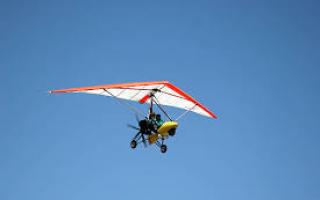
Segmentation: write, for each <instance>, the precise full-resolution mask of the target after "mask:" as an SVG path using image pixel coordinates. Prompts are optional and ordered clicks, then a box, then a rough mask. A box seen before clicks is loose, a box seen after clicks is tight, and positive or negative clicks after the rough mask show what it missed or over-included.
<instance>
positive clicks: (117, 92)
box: [50, 81, 217, 118]
mask: <svg viewBox="0 0 320 200" xmlns="http://www.w3.org/2000/svg"><path fill="white" fill-rule="evenodd" d="M50 93H88V94H98V95H104V96H112V97H115V98H120V99H126V100H130V101H137V102H140V103H150V101H151V100H150V95H151V94H152V95H153V96H154V97H155V99H156V100H157V103H159V104H161V105H166V106H173V107H177V108H181V109H184V110H190V111H192V112H195V113H198V114H200V115H203V116H206V117H210V118H217V116H216V115H215V114H213V113H212V112H210V111H209V110H208V109H207V108H206V107H204V106H203V105H202V104H200V103H199V102H198V101H196V100H195V99H193V98H192V97H191V96H190V95H188V94H187V93H185V92H184V91H182V90H181V89H179V88H178V87H177V86H175V85H173V84H172V83H170V82H169V81H153V82H136V83H120V84H108V85H98V86H90V87H81V88H70V89H62V90H52V91H50Z"/></svg>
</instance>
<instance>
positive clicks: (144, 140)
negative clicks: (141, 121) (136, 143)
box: [141, 134, 148, 147]
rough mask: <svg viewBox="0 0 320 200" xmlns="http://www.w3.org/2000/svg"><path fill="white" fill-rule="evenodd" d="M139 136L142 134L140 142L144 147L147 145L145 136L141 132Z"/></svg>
mask: <svg viewBox="0 0 320 200" xmlns="http://www.w3.org/2000/svg"><path fill="white" fill-rule="evenodd" d="M141 136H142V143H143V145H144V147H147V146H148V145H147V141H146V138H145V137H144V135H143V134H141Z"/></svg>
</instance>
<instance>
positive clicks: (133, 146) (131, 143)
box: [130, 140, 137, 149]
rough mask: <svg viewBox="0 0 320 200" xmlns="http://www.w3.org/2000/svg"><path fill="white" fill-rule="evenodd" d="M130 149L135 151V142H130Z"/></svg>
mask: <svg viewBox="0 0 320 200" xmlns="http://www.w3.org/2000/svg"><path fill="white" fill-rule="evenodd" d="M130 147H131V148H132V149H135V148H136V147H137V141H135V140H132V141H131V142H130Z"/></svg>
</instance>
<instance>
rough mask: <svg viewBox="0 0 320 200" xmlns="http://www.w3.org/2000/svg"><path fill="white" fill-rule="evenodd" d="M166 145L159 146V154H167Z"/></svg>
mask: <svg viewBox="0 0 320 200" xmlns="http://www.w3.org/2000/svg"><path fill="white" fill-rule="evenodd" d="M167 149H168V148H167V145H165V144H163V145H161V146H160V150H161V153H165V152H167Z"/></svg>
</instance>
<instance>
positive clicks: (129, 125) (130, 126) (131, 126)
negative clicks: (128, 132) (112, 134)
mask: <svg viewBox="0 0 320 200" xmlns="http://www.w3.org/2000/svg"><path fill="white" fill-rule="evenodd" d="M127 126H128V127H129V128H132V129H134V130H137V131H140V128H138V127H136V126H134V125H131V124H127Z"/></svg>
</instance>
